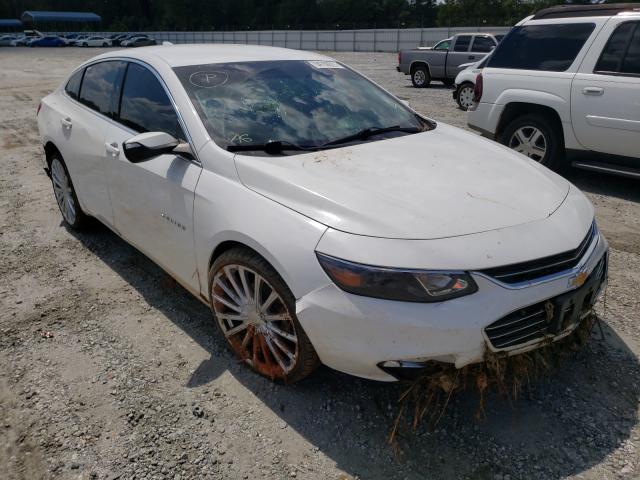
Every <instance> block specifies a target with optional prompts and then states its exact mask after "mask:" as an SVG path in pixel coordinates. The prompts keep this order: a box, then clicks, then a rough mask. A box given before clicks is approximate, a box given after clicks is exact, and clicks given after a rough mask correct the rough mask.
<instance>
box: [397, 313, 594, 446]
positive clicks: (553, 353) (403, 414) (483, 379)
mask: <svg viewBox="0 0 640 480" xmlns="http://www.w3.org/2000/svg"><path fill="white" fill-rule="evenodd" d="M596 322H599V319H598V318H597V317H596V315H595V314H594V313H590V314H589V315H588V316H587V317H586V318H584V319H583V320H582V322H580V325H579V326H578V327H577V328H576V330H574V331H573V332H572V333H571V334H570V335H568V336H566V337H564V338H562V339H561V340H558V341H556V342H553V343H551V342H549V343H547V344H546V345H543V346H541V347H538V348H536V349H535V350H530V351H528V352H525V353H521V354H517V355H512V356H508V355H506V354H505V353H493V352H490V351H489V350H487V353H486V354H485V358H484V361H483V362H481V363H476V364H472V365H467V366H465V367H463V368H461V369H457V368H455V366H454V365H453V364H450V363H441V362H432V363H431V364H430V365H429V367H428V368H427V369H425V370H424V372H423V373H421V376H420V377H419V378H418V379H416V380H414V381H411V382H410V383H408V385H409V387H408V388H407V389H406V390H405V391H404V392H403V393H402V395H400V398H399V400H398V403H399V411H398V415H397V416H396V419H395V421H394V423H393V426H392V429H391V432H390V433H389V437H388V441H389V444H391V445H392V446H394V447H397V443H396V441H397V435H398V430H399V427H405V426H406V425H405V424H404V423H403V421H408V423H410V425H411V428H412V429H413V430H415V429H416V428H417V427H418V425H420V424H421V423H423V422H425V421H426V422H427V423H428V425H430V426H431V427H435V425H436V424H437V423H438V421H439V420H440V418H441V417H442V415H443V414H444V412H445V410H446V408H447V405H448V404H449V400H450V399H451V397H452V395H454V394H457V393H460V392H462V391H465V390H475V391H477V392H478V395H479V401H478V409H477V410H476V414H475V417H476V419H477V420H480V419H483V418H485V413H484V400H485V394H486V393H487V392H488V391H489V390H490V389H493V390H495V391H496V392H497V393H498V394H499V395H501V396H503V397H507V398H509V399H513V400H516V399H517V398H518V396H519V395H520V393H521V392H522V389H523V388H524V387H527V386H530V385H531V383H532V382H533V381H535V380H537V379H539V378H541V377H542V376H544V375H545V374H548V373H550V372H551V371H552V370H553V369H554V368H556V367H557V366H558V365H559V364H560V363H561V361H562V360H563V359H564V358H565V357H566V356H568V355H569V354H571V353H572V352H576V351H578V350H580V349H581V348H582V347H583V346H584V345H585V344H586V343H587V341H588V340H589V337H590V336H591V330H592V329H593V326H594V325H595V324H596Z"/></svg>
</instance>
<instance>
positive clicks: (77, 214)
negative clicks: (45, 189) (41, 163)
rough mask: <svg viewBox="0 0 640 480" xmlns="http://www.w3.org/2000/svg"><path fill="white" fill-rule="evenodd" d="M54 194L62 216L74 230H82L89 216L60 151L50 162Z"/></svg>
mask: <svg viewBox="0 0 640 480" xmlns="http://www.w3.org/2000/svg"><path fill="white" fill-rule="evenodd" d="M49 169H50V172H51V185H52V186H53V194H54V196H55V198H56V202H57V203H58V208H59V209H60V213H61V214H62V218H63V219H64V221H65V222H66V223H67V225H69V227H71V228H73V229H74V230H82V229H83V228H85V227H86V226H87V224H88V223H89V217H88V216H87V215H86V214H85V213H84V212H83V211H82V208H81V207H80V202H78V196H77V195H76V191H75V188H74V187H73V182H72V181H71V176H70V175H69V171H68V170H67V166H66V165H65V163H64V160H63V159H62V156H61V155H60V154H59V153H54V154H53V155H52V156H51V163H50V164H49Z"/></svg>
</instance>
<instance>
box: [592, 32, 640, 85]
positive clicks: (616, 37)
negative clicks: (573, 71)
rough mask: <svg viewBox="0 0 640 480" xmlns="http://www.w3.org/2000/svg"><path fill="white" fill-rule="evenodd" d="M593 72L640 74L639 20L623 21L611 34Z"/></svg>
mask: <svg viewBox="0 0 640 480" xmlns="http://www.w3.org/2000/svg"><path fill="white" fill-rule="evenodd" d="M595 73H601V74H605V75H606V74H609V75H630V76H636V75H640V22H627V23H623V24H621V25H619V26H618V28H616V30H615V31H614V32H613V34H611V37H610V38H609V41H608V42H607V45H606V46H605V47H604V50H603V51H602V55H600V59H599V60H598V64H597V65H596V68H595Z"/></svg>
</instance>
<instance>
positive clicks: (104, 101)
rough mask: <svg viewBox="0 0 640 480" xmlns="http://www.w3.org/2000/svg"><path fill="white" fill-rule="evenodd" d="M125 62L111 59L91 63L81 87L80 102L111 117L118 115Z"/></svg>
mask: <svg viewBox="0 0 640 480" xmlns="http://www.w3.org/2000/svg"><path fill="white" fill-rule="evenodd" d="M125 67H126V63H125V62H119V61H109V62H100V63H96V64H93V65H89V66H88V67H87V68H86V69H85V72H84V77H83V79H82V87H81V88H80V102H82V103H84V104H85V105H86V106H87V107H89V108H92V109H93V110H95V111H97V112H100V113H102V114H103V115H106V116H107V117H110V118H115V117H116V109H117V106H118V98H119V96H120V86H121V85H122V75H123V74H124V69H125Z"/></svg>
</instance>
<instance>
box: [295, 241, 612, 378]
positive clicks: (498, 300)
mask: <svg viewBox="0 0 640 480" xmlns="http://www.w3.org/2000/svg"><path fill="white" fill-rule="evenodd" d="M607 251H608V245H607V242H606V240H605V239H604V237H602V236H601V235H600V234H598V241H597V242H595V244H594V246H593V247H592V248H590V250H589V252H588V254H587V255H585V258H584V259H583V260H582V261H581V262H580V264H579V265H578V266H577V267H576V268H574V269H572V270H570V271H567V272H562V273H561V274H557V275H554V276H553V277H550V278H546V279H543V280H542V281H540V282H536V283H535V284H531V285H529V286H526V287H524V288H523V287H518V288H513V287H509V286H507V285H504V284H501V283H500V282H498V281H496V280H494V279H492V278H490V277H488V276H487V275H484V274H481V273H474V272H472V275H473V277H474V280H475V281H476V283H477V284H478V292H477V293H475V294H473V295H469V296H466V297H461V298H458V299H454V300H450V301H446V302H441V303H434V304H416V303H407V302H396V301H388V300H379V299H375V298H368V297H361V296H356V295H352V294H349V293H346V292H344V291H342V290H340V289H339V288H338V287H336V286H335V285H333V284H330V285H326V286H324V287H322V288H320V289H318V290H315V291H313V292H311V293H309V294H308V295H306V296H304V297H302V298H301V299H300V300H298V303H297V315H298V319H299V320H300V322H301V323H302V326H303V328H304V329H305V332H306V333H307V335H308V336H309V338H310V339H311V342H312V343H313V345H314V347H315V348H316V351H317V352H318V355H319V357H320V359H321V361H322V362H323V363H324V364H325V365H327V366H329V367H331V368H334V369H336V370H339V371H343V372H346V373H349V374H352V375H356V376H359V377H364V378H369V379H374V380H381V381H394V380H398V379H406V378H411V377H412V376H414V375H416V374H418V373H419V372H420V370H421V369H422V368H424V367H425V366H426V365H427V364H428V363H429V362H434V361H436V362H443V363H450V364H454V365H455V367H456V368H462V367H463V366H465V365H468V364H471V363H477V362H480V361H482V360H483V359H484V357H485V353H486V352H487V351H492V352H498V353H500V352H504V353H505V354H506V355H514V354H518V353H523V352H525V351H527V350H531V349H534V348H537V347H539V346H540V345H542V344H546V343H549V342H552V341H556V340H559V339H561V338H563V337H565V336H567V335H569V334H570V333H571V332H572V331H573V330H574V329H575V328H576V327H577V325H579V322H580V320H581V318H583V315H584V314H585V312H584V310H585V309H590V308H591V305H592V304H593V303H595V301H596V300H597V298H598V296H599V295H600V294H601V292H602V291H603V289H604V288H605V286H606V278H607V276H606V275H607V274H606V268H607ZM599 269H602V270H599ZM596 276H597V277H598V278H597V279H596V280H594V278H595V277H596ZM538 306H542V308H543V309H544V312H543V314H544V315H543V316H541V317H539V318H534V317H531V318H532V319H533V320H535V321H536V322H537V321H538V320H542V323H536V324H533V323H532V324H531V325H532V326H529V327H528V328H537V327H544V331H543V332H541V334H540V335H539V336H535V338H530V339H529V340H527V341H523V342H521V343H518V341H517V335H518V332H515V334H514V332H512V331H509V330H508V325H507V326H506V327H507V329H506V330H505V326H504V325H502V324H500V323H499V322H501V321H503V320H504V319H505V318H506V319H507V320H508V319H509V316H510V315H511V316H513V315H514V314H515V315H517V314H518V312H522V311H525V310H527V309H529V308H532V307H536V308H537V307H538ZM571 308H573V309H574V310H571ZM503 323H505V324H506V323H508V321H506V322H503ZM492 326H493V327H496V326H497V328H493V330H491V327H492ZM505 332H507V334H508V335H511V336H512V338H515V340H516V341H515V343H513V344H509V345H507V346H504V345H502V346H501V343H500V341H499V339H500V338H504V336H503V337H499V336H498V335H503V334H504V333H505ZM523 333H526V332H524V331H523ZM514 335H515V337H514Z"/></svg>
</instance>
